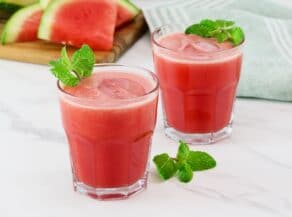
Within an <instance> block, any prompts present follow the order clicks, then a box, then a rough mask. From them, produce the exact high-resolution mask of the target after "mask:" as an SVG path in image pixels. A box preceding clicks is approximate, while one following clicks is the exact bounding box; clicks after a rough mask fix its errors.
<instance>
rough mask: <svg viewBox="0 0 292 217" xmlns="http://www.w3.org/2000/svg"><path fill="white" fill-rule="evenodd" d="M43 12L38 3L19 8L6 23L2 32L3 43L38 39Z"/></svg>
mask: <svg viewBox="0 0 292 217" xmlns="http://www.w3.org/2000/svg"><path fill="white" fill-rule="evenodd" d="M42 13H43V10H42V8H41V6H40V5H39V4H38V3H37V4H33V5H30V6H27V7H24V8H22V9H20V10H18V11H17V12H16V13H14V14H13V15H12V17H10V19H9V20H8V21H7V23H6V24H5V26H4V29H3V32H2V34H1V43H2V44H7V43H12V42H24V41H35V40H37V32H38V28H39V24H40V20H41V16H42Z"/></svg>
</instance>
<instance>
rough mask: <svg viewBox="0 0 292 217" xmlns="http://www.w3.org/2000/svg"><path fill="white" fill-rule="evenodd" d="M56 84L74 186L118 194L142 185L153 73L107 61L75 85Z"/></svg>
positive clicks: (98, 194) (154, 93)
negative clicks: (107, 62)
mask: <svg viewBox="0 0 292 217" xmlns="http://www.w3.org/2000/svg"><path fill="white" fill-rule="evenodd" d="M58 87H59V95H60V107H61V114H62V119H63V126H64V129H65V132H66V135H67V138H68V142H69V148H70V157H71V166H72V172H73V185H74V189H75V191H78V192H80V193H84V194H87V195H89V196H91V197H94V198H97V199H120V198H126V197H128V196H129V195H131V194H133V193H135V192H138V191H140V190H143V189H144V188H145V187H146V184H147V172H148V171H147V169H148V161H149V154H150V146H151V139H152V134H153V131H154V127H155V124H156V110H157V100H158V79H157V78H156V76H155V75H154V74H153V73H152V72H150V71H147V70H145V69H141V68H134V67H127V66H122V65H115V64H106V65H98V66H96V67H95V68H94V73H93V74H92V75H91V76H90V77H88V78H86V79H84V80H82V81H81V82H80V84H79V85H78V86H76V87H73V88H72V87H66V86H63V85H62V84H60V83H58Z"/></svg>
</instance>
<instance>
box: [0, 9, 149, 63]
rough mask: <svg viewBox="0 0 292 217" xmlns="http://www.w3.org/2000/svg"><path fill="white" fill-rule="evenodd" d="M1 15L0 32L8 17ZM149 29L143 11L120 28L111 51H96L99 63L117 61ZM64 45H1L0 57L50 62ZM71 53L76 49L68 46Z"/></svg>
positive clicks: (33, 61) (31, 43)
mask: <svg viewBox="0 0 292 217" xmlns="http://www.w3.org/2000/svg"><path fill="white" fill-rule="evenodd" d="M4 17H5V16H2V19H1V16H0V32H1V31H2V29H3V26H4V23H5V21H6V19H5V18H4ZM146 30H147V25H146V22H145V19H144V16H143V14H142V13H140V14H139V15H138V16H137V17H136V18H135V19H134V21H133V22H131V23H129V24H128V25H126V26H124V27H123V28H121V29H119V30H117V31H116V33H115V39H114V46H113V49H112V50H111V51H107V52H102V51H95V57H96V62H97V63H105V62H115V61H116V60H117V59H118V58H119V57H120V56H121V55H122V54H123V53H124V52H125V51H126V50H127V49H128V48H129V47H131V45H133V44H134V43H135V41H137V39H139V38H140V37H141V36H142V35H143V34H144V33H145V31H146ZM61 48H62V45H59V44H53V43H49V42H45V41H41V40H39V41H34V42H25V43H13V44H7V45H0V59H7V60H16V61H20V62H28V63H36V64H48V62H49V61H51V60H53V59H57V58H58V57H59V55H60V50H61ZM67 50H68V53H69V55H71V54H72V53H73V52H74V51H75V50H76V49H75V48H73V47H68V48H67Z"/></svg>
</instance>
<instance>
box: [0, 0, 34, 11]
mask: <svg viewBox="0 0 292 217" xmlns="http://www.w3.org/2000/svg"><path fill="white" fill-rule="evenodd" d="M37 2H38V0H0V9H3V10H6V11H9V12H14V11H16V10H18V9H20V8H22V7H25V6H28V5H31V4H35V3H37Z"/></svg>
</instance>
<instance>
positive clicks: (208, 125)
mask: <svg viewBox="0 0 292 217" xmlns="http://www.w3.org/2000/svg"><path fill="white" fill-rule="evenodd" d="M152 49H153V58H154V63H155V69H156V73H157V75H158V77H159V81H160V88H161V93H162V100H163V110H164V125H165V133H166V135H167V136H168V137H170V138H172V139H174V140H184V141H185V142H187V143H189V144H209V143H214V142H216V141H218V140H221V139H223V138H226V137H228V136H229V135H230V134H231V131H232V120H233V106H234V101H235V97H236V89H237V85H238V82H239V77H240V70H241V62H242V45H239V46H236V47H234V46H233V45H232V43H231V42H224V43H219V42H217V41H216V40H215V39H212V38H202V37H200V36H197V35H186V34H184V28H182V26H180V25H166V26H163V27H160V28H158V29H156V30H155V31H154V32H153V34H152Z"/></svg>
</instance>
